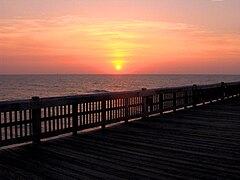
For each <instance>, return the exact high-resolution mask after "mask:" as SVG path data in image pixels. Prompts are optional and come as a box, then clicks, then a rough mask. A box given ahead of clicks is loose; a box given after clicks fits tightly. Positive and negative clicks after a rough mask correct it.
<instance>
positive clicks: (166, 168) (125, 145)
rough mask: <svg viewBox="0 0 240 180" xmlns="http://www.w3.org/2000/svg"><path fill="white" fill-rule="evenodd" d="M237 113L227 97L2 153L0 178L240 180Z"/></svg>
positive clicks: (239, 105)
mask: <svg viewBox="0 0 240 180" xmlns="http://www.w3.org/2000/svg"><path fill="white" fill-rule="evenodd" d="M239 109H240V99H239V97H238V98H231V99H229V100H224V101H219V102H216V103H212V104H206V105H205V106H197V107H196V108H189V109H187V110H184V111H177V112H175V113H170V114H164V115H161V116H157V117H152V118H148V119H145V120H138V121H131V122H128V123H121V124H118V125H117V126H112V127H108V128H106V129H105V130H104V131H101V130H98V129H97V130H94V131H90V132H83V133H81V134H78V135H77V136H68V137H62V138H58V139H55V140H50V141H46V142H42V143H41V145H36V144H34V145H33V144H29V145H24V146H20V147H15V148H8V149H2V150H0V168H1V171H0V175H1V178H2V179H20V178H23V179H26V178H29V177H31V178H34V179H59V177H61V178H64V179H66V178H67V179H79V178H80V179H81V178H82V179H99V178H103V179H159V178H164V179H239V177H240V164H239V161H240V152H239V147H240V133H239V127H240V121H239V119H240V114H239ZM7 116H8V115H7ZM92 123H93V122H92ZM92 123H91V124H88V125H92ZM99 125H101V124H99ZM69 132H71V128H70V129H69ZM51 133H55V135H57V133H56V131H53V132H51ZM42 135H43V134H42ZM52 135H53V134H52ZM50 137H51V136H50ZM22 142H23V141H22Z"/></svg>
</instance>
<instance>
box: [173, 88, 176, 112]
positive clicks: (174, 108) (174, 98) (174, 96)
mask: <svg viewBox="0 0 240 180" xmlns="http://www.w3.org/2000/svg"><path fill="white" fill-rule="evenodd" d="M176 110H177V93H176V92H173V111H174V112H175V111H176Z"/></svg>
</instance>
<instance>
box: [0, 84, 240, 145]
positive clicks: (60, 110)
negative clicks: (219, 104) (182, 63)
mask: <svg viewBox="0 0 240 180" xmlns="http://www.w3.org/2000/svg"><path fill="white" fill-rule="evenodd" d="M239 95H240V82H233V83H220V84H212V85H203V86H197V85H193V86H185V87H176V88H160V89H150V90H147V89H142V90H139V91H129V92H114V93H104V94H92V95H79V96H66V97H54V98H39V97H33V98H32V99H31V100H19V101H5V102H0V146H5V145H11V144H16V143H23V142H30V141H33V142H34V143H39V142H40V140H41V139H45V138H50V137H54V136H57V135H61V134H66V133H73V134H74V135H76V134H77V132H78V131H80V130H83V129H88V128H93V127H98V126H101V127H102V128H105V126H106V125H107V124H111V123H116V122H120V121H125V122H127V121H128V120H131V119H135V118H146V117H148V116H149V115H153V114H162V113H163V112H167V111H176V110H177V109H183V108H185V109H186V108H190V107H196V106H197V105H203V104H205V103H211V102H213V101H220V100H224V99H226V98H232V97H236V96H239Z"/></svg>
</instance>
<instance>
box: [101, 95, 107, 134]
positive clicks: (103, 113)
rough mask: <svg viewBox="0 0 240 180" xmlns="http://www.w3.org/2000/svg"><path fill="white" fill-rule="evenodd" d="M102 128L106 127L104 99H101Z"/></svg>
mask: <svg viewBox="0 0 240 180" xmlns="http://www.w3.org/2000/svg"><path fill="white" fill-rule="evenodd" d="M101 124H102V129H104V128H105V127H106V100H105V99H103V100H102V123H101Z"/></svg>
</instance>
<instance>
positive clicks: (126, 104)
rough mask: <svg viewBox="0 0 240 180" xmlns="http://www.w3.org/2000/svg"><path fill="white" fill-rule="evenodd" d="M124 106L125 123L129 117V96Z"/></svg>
mask: <svg viewBox="0 0 240 180" xmlns="http://www.w3.org/2000/svg"><path fill="white" fill-rule="evenodd" d="M124 106H125V123H127V122H128V118H129V98H125V102H124Z"/></svg>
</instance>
